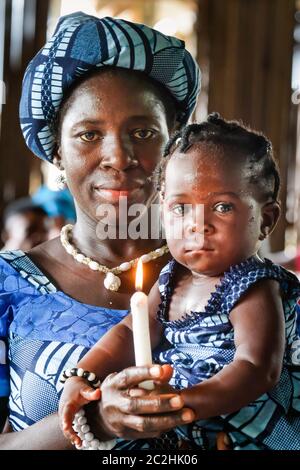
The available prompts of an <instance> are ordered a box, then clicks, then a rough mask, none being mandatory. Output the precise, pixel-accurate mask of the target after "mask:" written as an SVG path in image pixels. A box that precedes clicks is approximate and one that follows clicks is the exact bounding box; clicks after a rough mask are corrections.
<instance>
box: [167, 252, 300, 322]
mask: <svg viewBox="0 0 300 470" xmlns="http://www.w3.org/2000/svg"><path fill="white" fill-rule="evenodd" d="M178 264H179V263H178V262H177V261H176V260H175V259H172V260H171V261H170V262H169V264H168V266H169V272H168V274H169V276H168V279H167V282H166V284H165V286H164V293H163V299H162V302H161V303H160V306H159V312H158V319H159V320H160V321H161V323H162V324H163V325H164V326H165V327H169V328H174V329H181V328H186V327H188V326H192V325H193V324H194V323H195V322H196V321H198V320H199V318H200V317H205V316H209V315H212V314H213V313H214V312H216V311H218V309H219V307H220V306H221V302H222V300H223V298H224V296H226V290H229V289H230V288H231V283H232V281H234V280H235V278H239V277H240V276H242V275H246V274H249V272H251V269H250V268H253V270H255V269H258V268H259V269H261V268H265V269H272V270H273V273H274V278H283V277H289V278H290V279H291V278H292V279H294V278H295V277H294V276H293V274H292V273H290V272H288V271H286V270H285V269H284V268H282V267H281V266H277V265H276V264H274V263H273V262H272V261H270V260H269V259H267V258H264V259H263V260H261V259H260V258H258V257H257V256H255V255H254V256H251V257H250V258H248V259H247V260H245V261H242V262H241V263H240V264H236V265H233V266H231V267H230V268H229V270H228V271H226V272H225V273H224V275H223V276H222V278H221V279H220V282H219V283H218V284H216V286H215V290H214V291H213V292H212V293H211V295H210V297H209V299H208V301H207V303H206V305H205V307H204V309H203V311H201V312H195V311H191V312H190V313H187V314H185V315H183V316H182V317H181V318H179V319H178V320H172V321H169V320H167V319H166V315H167V314H166V312H167V311H168V309H169V306H170V301H171V297H172V293H173V290H174V278H175V273H176V268H177V266H178ZM270 277H271V276H270Z"/></svg>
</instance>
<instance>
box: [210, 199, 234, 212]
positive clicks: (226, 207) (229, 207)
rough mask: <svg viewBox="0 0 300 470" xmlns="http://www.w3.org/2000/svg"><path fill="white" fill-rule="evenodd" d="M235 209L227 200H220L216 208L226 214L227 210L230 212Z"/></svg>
mask: <svg viewBox="0 0 300 470" xmlns="http://www.w3.org/2000/svg"><path fill="white" fill-rule="evenodd" d="M232 209H233V205H232V204H229V203H225V202H220V203H219V204H216V205H215V207H214V210H215V211H216V212H220V214H226V212H230V211H231V210H232Z"/></svg>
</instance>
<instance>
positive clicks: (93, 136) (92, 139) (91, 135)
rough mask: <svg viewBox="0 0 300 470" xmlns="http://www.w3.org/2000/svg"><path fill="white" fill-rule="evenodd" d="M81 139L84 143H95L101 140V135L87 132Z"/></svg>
mask: <svg viewBox="0 0 300 470" xmlns="http://www.w3.org/2000/svg"><path fill="white" fill-rule="evenodd" d="M80 138H81V140H83V141H84V142H95V141H96V140H98V139H99V135H98V134H97V133H96V132H85V133H84V134H81V135H80Z"/></svg>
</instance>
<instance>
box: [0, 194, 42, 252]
mask: <svg viewBox="0 0 300 470" xmlns="http://www.w3.org/2000/svg"><path fill="white" fill-rule="evenodd" d="M1 240H2V242H3V244H4V246H3V247H2V250H23V251H27V250H30V249H31V248H33V247H34V246H36V245H39V244H40V243H43V242H44V241H46V240H48V216H47V213H46V211H45V210H44V209H43V208H42V207H41V206H39V205H37V204H36V203H35V202H34V201H33V200H32V199H31V198H30V197H25V198H21V199H17V200H16V201H14V202H12V203H10V204H9V205H8V206H7V207H6V209H5V211H4V215H3V229H2V233H1Z"/></svg>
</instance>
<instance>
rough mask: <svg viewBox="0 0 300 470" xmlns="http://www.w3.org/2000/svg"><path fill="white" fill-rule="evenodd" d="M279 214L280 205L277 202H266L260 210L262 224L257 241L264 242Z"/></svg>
mask: <svg viewBox="0 0 300 470" xmlns="http://www.w3.org/2000/svg"><path fill="white" fill-rule="evenodd" d="M280 214H281V209H280V204H279V202H277V201H272V202H268V203H267V204H265V205H264V206H263V208H262V214H261V215H262V223H261V226H260V235H259V239H260V240H264V239H265V238H267V237H268V236H269V235H270V233H272V232H273V230H274V228H275V227H276V224H277V222H278V219H279V217H280Z"/></svg>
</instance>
